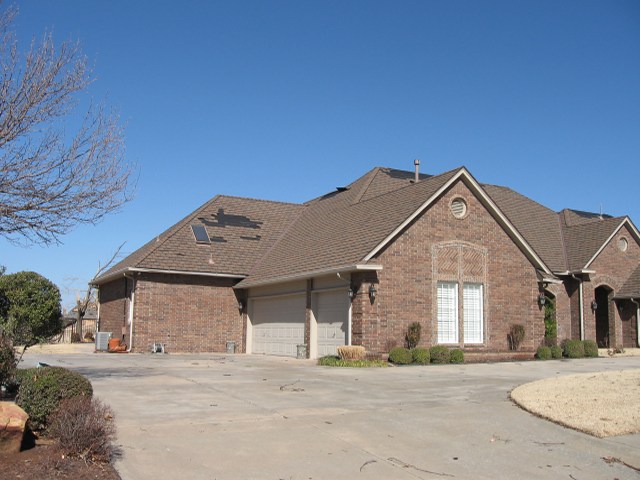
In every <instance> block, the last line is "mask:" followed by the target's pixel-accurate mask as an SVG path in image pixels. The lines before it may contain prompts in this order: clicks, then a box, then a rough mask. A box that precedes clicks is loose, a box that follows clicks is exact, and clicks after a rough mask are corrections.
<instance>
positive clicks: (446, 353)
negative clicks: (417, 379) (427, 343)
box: [429, 345, 451, 364]
mask: <svg viewBox="0 0 640 480" xmlns="http://www.w3.org/2000/svg"><path fill="white" fill-rule="evenodd" d="M429 354H430V356H431V363H435V364H445V363H451V351H450V350H449V349H448V348H447V347H445V346H443V345H435V346H433V347H431V348H430V349H429Z"/></svg>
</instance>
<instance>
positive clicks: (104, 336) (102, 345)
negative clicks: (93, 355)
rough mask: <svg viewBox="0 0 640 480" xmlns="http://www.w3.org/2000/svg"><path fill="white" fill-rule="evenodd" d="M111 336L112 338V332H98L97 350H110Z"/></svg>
mask: <svg viewBox="0 0 640 480" xmlns="http://www.w3.org/2000/svg"><path fill="white" fill-rule="evenodd" d="M110 338H111V332H97V333H96V351H98V352H106V351H108V350H109V339H110Z"/></svg>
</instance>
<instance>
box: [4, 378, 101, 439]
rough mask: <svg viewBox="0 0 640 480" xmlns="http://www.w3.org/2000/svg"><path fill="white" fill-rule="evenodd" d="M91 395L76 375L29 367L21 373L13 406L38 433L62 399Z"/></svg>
mask: <svg viewBox="0 0 640 480" xmlns="http://www.w3.org/2000/svg"><path fill="white" fill-rule="evenodd" d="M92 395H93V388H92V387H91V382H89V380H87V379H86V378H85V377H83V376H82V375H80V374H79V373H76V372H72V371H71V370H67V369H66V368H62V367H44V368H30V369H28V370H24V371H23V372H22V373H21V382H20V388H19V389H18V396H17V398H16V403H17V404H18V405H19V406H20V407H22V409H23V410H24V411H25V412H27V414H28V415H29V425H30V427H31V428H32V429H33V430H42V429H44V428H46V427H47V425H48V420H49V417H50V416H51V415H52V414H53V413H55V412H56V410H57V409H58V406H59V405H60V402H61V401H62V400H64V399H66V398H71V397H78V396H86V397H91V396H92Z"/></svg>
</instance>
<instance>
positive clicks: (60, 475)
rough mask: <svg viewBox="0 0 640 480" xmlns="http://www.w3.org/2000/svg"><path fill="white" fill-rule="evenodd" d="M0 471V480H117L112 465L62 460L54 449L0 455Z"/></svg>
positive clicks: (63, 457) (40, 447)
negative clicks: (0, 479) (0, 477)
mask: <svg viewBox="0 0 640 480" xmlns="http://www.w3.org/2000/svg"><path fill="white" fill-rule="evenodd" d="M0 471H1V472H2V475H1V476H2V479H3V480H14V479H20V480H49V479H56V480H90V479H91V480H121V479H120V475H118V472H116V470H115V468H113V466H112V465H110V464H101V463H92V462H88V463H85V462H84V461H83V460H80V459H77V458H69V457H66V456H63V455H62V453H61V452H60V450H59V449H58V447H57V446H56V445H39V446H37V447H34V448H31V449H29V450H24V451H22V452H20V453H18V454H14V455H6V454H5V455H1V454H0Z"/></svg>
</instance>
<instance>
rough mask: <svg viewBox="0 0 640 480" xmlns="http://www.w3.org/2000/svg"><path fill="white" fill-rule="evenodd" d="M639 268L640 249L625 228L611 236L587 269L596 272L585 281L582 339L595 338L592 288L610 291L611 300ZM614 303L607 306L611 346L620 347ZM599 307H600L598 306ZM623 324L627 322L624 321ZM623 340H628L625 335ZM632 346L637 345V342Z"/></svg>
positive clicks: (619, 326)
mask: <svg viewBox="0 0 640 480" xmlns="http://www.w3.org/2000/svg"><path fill="white" fill-rule="evenodd" d="M622 238H624V239H626V240H627V243H628V247H627V250H626V251H624V252H623V251H621V250H620V249H619V248H618V246H619V242H620V240H621V239H622ZM638 265H640V246H639V245H638V244H637V243H636V241H635V240H634V237H633V236H632V234H631V232H630V231H629V230H628V228H627V227H626V226H625V227H623V228H622V229H621V230H620V232H618V233H617V234H616V235H614V236H613V238H612V239H611V240H610V241H609V243H608V244H607V245H606V246H605V248H604V249H603V250H602V252H600V254H599V255H598V256H597V257H596V259H595V260H594V261H593V262H592V263H591V265H590V266H589V269H590V270H595V271H596V273H595V274H593V275H591V277H590V279H589V281H586V282H584V312H585V315H584V322H585V338H588V339H593V340H595V338H596V314H595V312H593V311H592V310H591V301H592V300H593V299H594V298H595V293H594V292H595V289H596V288H598V287H600V286H604V287H608V288H610V289H612V290H613V291H612V294H611V297H614V296H615V294H616V292H617V291H619V289H620V288H621V287H622V286H623V285H624V283H625V282H626V281H627V280H628V279H629V276H630V275H631V274H632V273H633V271H634V269H635V268H637V266H638ZM617 304H618V302H617V301H613V300H612V301H610V302H609V305H608V308H609V339H610V346H611V347H622V346H623V343H624V341H623V338H624V337H625V335H624V332H623V319H622V317H621V313H620V311H619V309H618V308H617ZM600 307H602V306H601V305H599V308H600ZM624 321H625V322H626V321H627V320H624ZM629 329H630V327H626V330H627V332H628V331H629ZM626 338H627V339H629V334H628V333H627V335H626ZM628 341H629V340H627V342H628ZM635 343H636V344H637V341H636V342H635ZM634 346H635V345H634Z"/></svg>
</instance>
